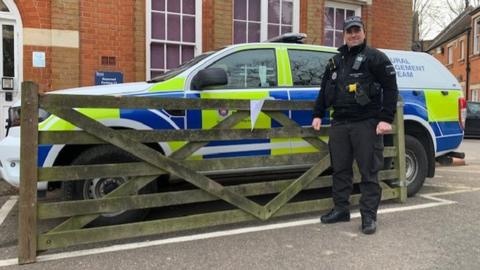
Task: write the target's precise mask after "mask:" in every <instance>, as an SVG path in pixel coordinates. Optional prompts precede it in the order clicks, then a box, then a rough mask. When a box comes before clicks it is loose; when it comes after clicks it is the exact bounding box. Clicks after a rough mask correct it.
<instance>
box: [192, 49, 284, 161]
mask: <svg viewBox="0 0 480 270" xmlns="http://www.w3.org/2000/svg"><path fill="white" fill-rule="evenodd" d="M205 68H206V69H208V68H221V69H223V70H225V72H226V74H227V78H228V83H227V84H226V85H221V86H214V87H206V88H205V89H202V90H199V91H189V92H190V94H189V95H188V96H189V97H194V95H196V96H198V97H199V98H202V99H253V100H263V99H271V98H278V97H283V98H287V93H286V91H285V89H284V90H283V95H281V94H279V93H277V92H276V91H275V90H277V86H278V77H279V75H278V74H279V73H278V68H277V58H276V51H275V49H274V48H258V49H257V48H251V47H249V48H243V49H242V48H236V49H235V50H233V51H231V52H229V53H228V54H226V55H224V56H223V57H221V58H219V59H217V60H215V61H214V62H212V63H210V64H209V65H208V66H206V67H205ZM274 92H276V94H273V93H274ZM279 92H281V91H279ZM231 113H232V111H230V110H229V109H228V108H218V109H217V110H203V111H201V112H199V114H197V117H201V121H200V123H201V128H202V129H209V128H212V127H213V126H215V125H217V124H218V123H219V122H221V121H222V120H223V119H225V118H226V117H227V116H229V115H230V114H231ZM197 117H195V112H189V113H188V117H187V123H188V126H189V128H190V126H191V125H190V123H192V122H195V118H197ZM251 124H252V123H251V120H250V118H245V119H244V120H242V121H241V122H240V123H239V124H238V125H237V126H236V128H245V129H250V128H251ZM192 125H195V124H194V123H192ZM271 127H272V121H271V120H270V118H269V117H268V116H267V115H265V114H263V113H260V115H259V116H258V118H257V120H256V121H255V123H254V128H257V129H260V128H271ZM197 128H199V127H197ZM285 149H286V150H285ZM289 150H290V149H289V144H288V142H287V143H286V144H284V145H282V144H281V143H280V144H275V145H274V140H270V139H249V140H235V141H214V142H210V143H209V144H208V145H207V146H206V147H204V148H202V149H201V150H200V153H197V154H201V155H203V158H217V157H235V156H268V155H272V154H275V153H277V152H278V151H287V152H288V151H289Z"/></svg>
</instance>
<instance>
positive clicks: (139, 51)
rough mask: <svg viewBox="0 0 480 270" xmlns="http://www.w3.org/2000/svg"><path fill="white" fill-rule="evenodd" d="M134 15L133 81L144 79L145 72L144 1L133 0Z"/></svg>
mask: <svg viewBox="0 0 480 270" xmlns="http://www.w3.org/2000/svg"><path fill="white" fill-rule="evenodd" d="M134 16H135V17H134V21H135V27H134V52H135V81H144V80H145V74H146V65H145V59H146V58H145V57H146V54H145V46H146V44H145V42H146V39H145V27H146V26H145V17H146V14H145V1H135V15H134Z"/></svg>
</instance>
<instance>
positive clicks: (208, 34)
mask: <svg viewBox="0 0 480 270" xmlns="http://www.w3.org/2000/svg"><path fill="white" fill-rule="evenodd" d="M202 2H203V9H202V11H203V14H202V24H203V27H202V43H203V44H202V50H203V51H204V52H208V51H211V50H214V49H215V47H214V40H215V37H214V34H213V33H214V29H213V27H214V11H213V8H214V5H213V2H214V0H203V1H202Z"/></svg>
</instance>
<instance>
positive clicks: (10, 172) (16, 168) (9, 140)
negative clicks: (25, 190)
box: [0, 127, 47, 190]
mask: <svg viewBox="0 0 480 270" xmlns="http://www.w3.org/2000/svg"><path fill="white" fill-rule="evenodd" d="M0 178H2V179H4V180H5V181H7V183H9V184H10V185H12V186H15V187H19V186H20V128H18V127H14V128H11V129H10V130H9V134H8V137H5V138H4V139H3V140H1V141H0ZM37 188H38V190H45V189H47V183H46V182H45V183H38V185H37Z"/></svg>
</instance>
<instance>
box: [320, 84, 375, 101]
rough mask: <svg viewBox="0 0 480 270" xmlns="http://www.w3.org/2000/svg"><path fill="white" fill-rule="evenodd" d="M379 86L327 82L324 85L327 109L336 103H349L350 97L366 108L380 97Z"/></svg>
mask: <svg viewBox="0 0 480 270" xmlns="http://www.w3.org/2000/svg"><path fill="white" fill-rule="evenodd" d="M381 90H382V88H381V85H380V84H379V83H377V82H362V81H360V82H348V83H346V84H342V83H339V82H335V81H333V80H329V82H328V83H327V85H326V89H325V91H326V92H325V94H326V101H327V107H330V106H333V105H335V103H336V102H341V103H350V101H351V100H352V95H353V99H354V101H355V102H356V103H357V104H359V105H361V106H366V105H368V104H370V103H371V102H372V100H374V99H375V97H378V96H379V95H381V92H382V91H381Z"/></svg>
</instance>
